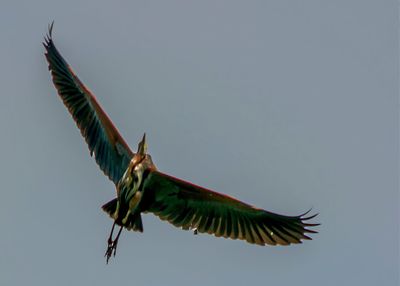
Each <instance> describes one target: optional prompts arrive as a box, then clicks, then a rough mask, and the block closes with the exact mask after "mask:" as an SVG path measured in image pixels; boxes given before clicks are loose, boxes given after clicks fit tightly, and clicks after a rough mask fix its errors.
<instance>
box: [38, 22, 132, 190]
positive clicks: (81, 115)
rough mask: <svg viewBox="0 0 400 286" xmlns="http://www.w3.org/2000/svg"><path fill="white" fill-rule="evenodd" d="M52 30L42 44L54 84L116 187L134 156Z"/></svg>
mask: <svg viewBox="0 0 400 286" xmlns="http://www.w3.org/2000/svg"><path fill="white" fill-rule="evenodd" d="M52 28H53V24H51V26H50V27H49V33H48V35H47V37H46V38H45V42H44V43H43V45H44V47H45V49H46V53H45V56H46V59H47V62H48V64H49V70H50V72H51V75H52V79H53V83H54V85H55V87H56V89H57V91H58V94H59V96H60V97H61V99H62V100H63V102H64V104H65V106H66V107H67V109H68V111H69V112H70V113H71V115H72V117H73V119H74V120H75V122H76V124H77V125H78V128H79V129H80V131H81V133H82V136H83V137H84V138H85V141H86V143H87V144H88V147H89V151H90V154H91V155H93V154H94V156H95V160H96V162H97V164H98V165H99V166H100V169H101V170H102V171H103V172H104V174H105V175H107V176H108V177H109V178H110V179H111V180H112V181H113V182H114V183H115V184H117V183H118V181H119V179H120V178H121V177H122V175H123V173H124V171H125V170H126V168H127V166H128V164H129V162H130V160H131V158H132V157H133V155H134V154H133V152H132V151H131V150H130V148H129V146H128V144H126V142H125V141H124V139H123V138H122V136H121V135H120V134H119V132H118V130H117V128H116V127H115V126H114V124H113V123H112V121H111V120H110V118H109V117H108V116H107V114H106V113H105V112H104V111H103V109H102V108H101V107H100V105H99V103H98V102H97V100H96V98H95V96H94V95H93V94H92V92H90V90H89V89H88V88H87V87H86V86H85V85H84V84H83V83H82V82H81V81H80V80H79V78H78V77H77V76H76V75H75V73H74V72H73V70H72V69H71V67H70V66H69V65H68V63H67V62H66V61H65V60H64V58H63V57H62V56H61V54H60V53H59V52H58V50H57V49H56V47H55V45H54V42H53V38H52Z"/></svg>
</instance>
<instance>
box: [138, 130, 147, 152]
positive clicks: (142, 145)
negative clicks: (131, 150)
mask: <svg viewBox="0 0 400 286" xmlns="http://www.w3.org/2000/svg"><path fill="white" fill-rule="evenodd" d="M146 153H147V144H146V133H144V134H143V138H142V141H140V142H139V145H138V154H139V155H146Z"/></svg>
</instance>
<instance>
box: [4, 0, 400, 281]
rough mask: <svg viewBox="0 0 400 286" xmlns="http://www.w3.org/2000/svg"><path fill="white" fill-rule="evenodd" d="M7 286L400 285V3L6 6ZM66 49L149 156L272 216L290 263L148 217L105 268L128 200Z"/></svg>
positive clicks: (282, 254) (271, 252)
mask: <svg viewBox="0 0 400 286" xmlns="http://www.w3.org/2000/svg"><path fill="white" fill-rule="evenodd" d="M0 6H1V9H0V34H1V38H2V44H1V45H0V62H1V66H0V80H1V87H2V95H1V96H0V128H1V130H2V135H1V143H0V144H1V148H0V156H1V158H2V160H1V163H0V174H1V192H0V225H1V228H2V230H1V235H0V245H1V247H2V250H1V252H2V254H1V255H0V285H99V286H100V285H114V284H116V283H118V285H119V284H121V285H122V284H124V285H175V286H180V285H228V284H230V285H244V284H245V283H246V284H250V283H251V284H253V283H254V284H256V283H257V284H258V285H364V286H365V285H374V286H375V285H389V286H390V285H399V274H398V271H399V270H398V269H399V182H398V174H399V164H398V159H399V142H398V140H399V136H398V135H399V134H398V130H399V124H398V122H399V121H398V119H399V118H398V107H399V105H398V78H399V69H398V63H399V59H398V50H399V47H398V31H397V29H398V26H399V23H398V15H397V12H398V7H397V2H396V1H367V0H363V1H361V0H360V1H356V0H350V1H349V0H346V1H294V0H293V1H282V0H279V1H232V0H231V1H207V0H203V1H161V0H160V1H75V0H71V1H7V0H2V1H1V5H0ZM53 19H54V20H55V27H54V39H55V43H56V45H57V47H58V49H59V50H60V52H61V53H62V55H63V56H64V57H65V58H66V59H67V61H68V62H69V64H71V65H72V67H73V68H74V69H75V71H76V72H77V74H78V76H79V77H80V78H81V80H82V81H83V82H84V83H85V84H86V85H88V86H89V88H91V89H92V90H93V91H94V93H95V94H96V95H97V97H98V100H99V101H100V103H101V104H102V106H103V107H104V109H105V110H106V111H107V112H108V114H109V115H110V117H111V118H112V119H113V121H114V123H115V124H116V125H117V126H118V128H119V129H120V131H121V133H122V134H123V136H124V137H125V139H126V140H127V141H128V142H129V144H130V145H131V146H132V148H133V149H136V146H137V142H138V140H139V139H140V137H141V136H142V134H143V132H147V135H148V140H149V151H150V153H151V154H152V156H153V159H154V161H155V163H156V164H157V166H158V167H159V169H161V170H162V171H164V172H166V173H169V174H172V175H175V176H177V177H180V178H183V179H186V180H189V181H192V182H194V183H196V184H200V185H203V186H205V187H208V188H211V189H214V190H216V191H219V192H223V193H227V194H230V195H232V196H235V197H237V198H239V199H242V200H244V201H245V202H248V203H251V204H256V205H257V206H259V207H262V208H265V209H268V210H270V211H275V212H279V213H282V214H287V215H296V214H299V213H301V212H303V211H305V210H307V209H308V208H310V207H313V211H314V212H319V213H320V215H319V216H318V218H317V219H316V220H315V222H321V223H322V225H321V226H320V227H319V231H320V233H319V234H317V235H314V236H313V238H314V240H312V241H307V242H305V243H304V244H302V245H295V246H290V247H259V246H253V245H249V244H247V243H244V242H242V241H232V240H225V239H221V238H219V239H217V238H214V237H212V236H207V235H198V236H193V235H192V233H191V232H185V231H182V230H179V229H176V228H174V227H173V226H171V225H169V224H166V223H165V222H162V221H160V220H159V219H158V218H156V217H154V216H152V215H145V216H144V228H145V232H144V233H143V234H138V233H133V232H127V231H125V232H124V233H123V235H122V237H121V240H120V242H119V243H120V244H119V248H118V253H117V257H116V258H115V259H113V260H112V261H111V263H110V264H109V265H108V266H107V265H106V264H105V259H104V258H103V254H104V252H105V248H106V238H107V236H108V233H109V230H110V227H111V224H112V221H111V220H110V219H109V218H108V217H107V215H106V214H105V213H103V212H102V210H101V209H100V206H101V205H102V204H104V203H105V202H107V201H108V200H110V199H111V198H113V197H114V196H115V193H114V186H113V185H112V183H111V182H110V181H108V179H107V178H106V177H105V176H103V174H102V173H101V171H100V170H99V168H98V167H97V165H96V164H95V162H94V160H93V158H90V156H89V152H88V149H87V147H86V144H85V143H84V141H83V139H82V138H81V136H80V133H79V131H78V130H77V128H76V126H75V124H74V123H73V121H72V119H71V117H70V115H69V114H68V113H67V111H66V109H65V107H64V106H63V104H62V103H61V101H60V99H59V98H58V97H57V95H56V92H55V89H54V87H53V85H52V83H51V81H50V76H49V73H48V71H47V65H46V63H45V59H44V56H43V52H44V51H43V47H42V46H41V41H42V40H43V36H44V35H45V33H46V29H47V24H48V23H50V22H51V21H52V20H53Z"/></svg>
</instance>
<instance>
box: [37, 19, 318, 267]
mask: <svg viewBox="0 0 400 286" xmlns="http://www.w3.org/2000/svg"><path fill="white" fill-rule="evenodd" d="M52 30H53V23H52V24H51V25H50V26H49V31H48V34H47V35H46V37H45V41H44V43H43V45H44V47H45V50H46V51H45V56H46V59H47V62H48V65H49V70H50V73H51V76H52V80H53V83H54V85H55V87H56V89H57V92H58V95H59V96H60V97H61V99H62V101H63V102H64V104H65V106H66V107H67V109H68V111H69V112H70V113H71V115H72V117H73V119H74V120H75V122H76V124H77V126H78V128H79V129H80V131H81V134H82V136H83V137H84V139H85V141H86V143H87V145H88V147H89V151H90V155H91V156H93V155H94V158H95V160H96V163H97V164H98V165H99V167H100V169H101V170H102V171H103V172H104V174H105V175H106V176H107V177H108V178H109V179H110V180H111V181H113V182H114V184H115V186H116V195H117V197H116V198H115V199H113V200H111V201H110V202H108V203H106V204H105V205H103V207H102V208H103V210H104V211H105V212H106V213H107V214H108V215H109V216H110V217H111V218H112V219H113V220H114V223H113V225H112V228H111V232H110V235H109V238H108V241H107V250H106V253H105V257H106V260H107V263H108V260H109V259H110V257H111V256H113V255H114V256H115V253H116V249H117V245H118V239H119V237H120V234H121V231H122V229H123V228H125V229H127V230H132V231H139V232H143V224H142V219H141V213H147V212H150V213H153V214H155V215H156V216H158V217H159V218H160V219H162V220H166V221H168V222H169V223H171V224H173V225H174V226H176V227H179V228H182V229H184V230H193V231H194V233H195V234H197V232H199V233H209V234H213V235H215V236H216V237H224V238H231V239H241V240H244V241H247V242H249V243H253V244H258V245H266V244H268V245H289V244H296V243H301V242H302V240H310V239H311V238H310V237H309V236H307V235H306V234H307V233H316V232H317V231H315V230H312V229H310V228H312V227H315V226H317V225H319V224H315V223H309V222H308V221H309V220H310V219H312V218H314V217H315V216H316V215H317V214H314V215H311V216H307V213H308V212H306V213H304V214H301V215H298V216H285V215H280V214H276V213H272V212H269V211H266V210H263V209H260V208H256V207H254V206H252V205H249V204H246V203H244V202H241V201H239V200H237V199H235V198H232V197H230V196H227V195H224V194H220V193H217V192H214V191H211V190H208V189H206V188H203V187H200V186H197V185H194V184H192V183H189V182H186V181H183V180H181V179H177V178H175V177H172V176H170V175H167V174H164V173H162V172H160V171H159V170H158V169H157V167H156V166H155V164H154V163H153V161H152V158H151V156H150V154H148V153H147V143H146V135H144V136H143V138H142V139H141V141H140V142H139V144H138V148H137V152H136V153H135V152H133V151H132V150H131V149H130V148H129V146H128V144H127V143H126V142H125V140H124V139H123V137H122V136H121V134H120V133H119V131H118V130H117V128H116V127H115V126H114V124H113V123H112V121H111V119H110V118H109V117H108V116H107V114H106V113H105V112H104V110H103V109H102V108H101V106H100V104H99V103H98V101H97V99H96V97H95V96H94V94H93V93H92V92H91V91H90V90H89V89H88V88H87V87H86V86H85V85H84V84H83V83H82V82H81V81H80V80H79V78H78V77H77V76H76V74H75V72H74V71H73V70H72V68H71V67H70V66H69V65H68V63H67V62H66V61H65V60H64V58H63V57H62V56H61V54H60V53H59V52H58V50H57V49H56V47H55V45H54V42H53V37H52ZM116 225H117V226H118V227H119V231H118V233H117V234H116V235H115V234H114V235H113V233H114V228H115V226H116Z"/></svg>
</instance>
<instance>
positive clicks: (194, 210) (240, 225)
mask: <svg viewBox="0 0 400 286" xmlns="http://www.w3.org/2000/svg"><path fill="white" fill-rule="evenodd" d="M144 193H145V196H147V201H148V202H150V203H149V205H148V211H149V212H153V213H154V214H155V215H157V216H159V217H160V218H161V219H162V220H167V221H169V222H170V223H172V224H173V225H175V226H177V227H182V228H183V229H197V230H198V232H202V233H209V234H214V235H215V236H217V237H220V236H222V237H225V238H232V239H242V240H246V241H247V242H250V243H256V244H259V245H265V244H270V245H277V244H280V245H288V244H291V243H301V240H303V239H311V238H310V237H308V236H307V235H306V233H316V231H314V230H310V229H309V228H308V227H313V226H317V225H318V224H310V223H306V221H307V220H309V219H311V218H313V217H315V216H316V215H313V216H309V217H305V215H306V214H303V215H299V216H283V215H279V214H274V213H271V212H268V211H265V210H262V209H258V208H255V207H252V206H250V205H248V204H245V203H243V202H241V201H238V200H236V199H234V198H231V197H229V196H226V195H222V194H219V193H216V192H213V191H210V190H207V189H204V188H202V187H199V186H196V185H193V184H191V183H188V182H185V181H182V180H179V179H176V178H174V177H171V176H168V175H166V174H163V173H160V172H158V171H153V172H150V173H149V175H148V176H147V178H146V179H145V183H144Z"/></svg>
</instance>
